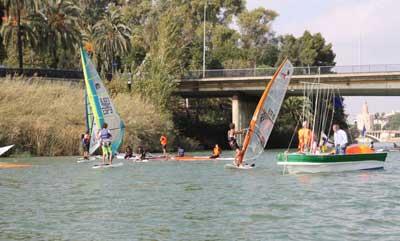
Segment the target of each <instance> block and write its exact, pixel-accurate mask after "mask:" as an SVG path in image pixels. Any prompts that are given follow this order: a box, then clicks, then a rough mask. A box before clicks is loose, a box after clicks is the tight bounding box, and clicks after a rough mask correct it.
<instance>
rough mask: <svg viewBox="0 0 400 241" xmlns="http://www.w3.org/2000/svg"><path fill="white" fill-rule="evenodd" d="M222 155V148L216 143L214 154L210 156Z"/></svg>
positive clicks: (212, 157)
mask: <svg viewBox="0 0 400 241" xmlns="http://www.w3.org/2000/svg"><path fill="white" fill-rule="evenodd" d="M220 155H221V148H220V147H219V145H218V144H215V146H214V149H213V153H212V156H210V158H211V159H215V158H218V157H219V156H220Z"/></svg>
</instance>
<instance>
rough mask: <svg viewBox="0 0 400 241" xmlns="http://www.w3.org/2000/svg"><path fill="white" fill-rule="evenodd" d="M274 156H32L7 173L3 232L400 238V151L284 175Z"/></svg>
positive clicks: (51, 236)
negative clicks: (121, 161) (231, 163)
mask: <svg viewBox="0 0 400 241" xmlns="http://www.w3.org/2000/svg"><path fill="white" fill-rule="evenodd" d="M275 156H276V152H266V153H265V154H264V158H263V159H264V161H263V162H258V163H257V168H255V169H253V170H251V171H247V172H243V171H236V170H226V169H224V168H223V166H224V164H225V163H226V162H212V163H211V162H194V163H180V162H151V163H141V164H140V165H136V164H131V163H126V165H124V168H115V169H107V170H102V171H96V170H93V169H92V168H91V165H88V164H84V165H81V164H77V163H76V159H75V158H56V159H54V158H34V159H23V160H21V161H22V162H24V163H31V164H33V166H32V168H29V169H19V170H2V171H1V174H2V175H1V176H0V203H1V205H0V212H1V215H0V229H1V232H0V240H400V228H399V223H400V192H399V190H398V183H400V161H398V160H400V153H390V155H389V158H388V160H389V161H388V163H387V165H386V170H383V171H374V172H364V171H363V172H348V173H336V174H316V175H305V174H302V175H281V170H280V169H279V168H278V167H277V166H276V164H275V163H274V162H273V160H274V157H275ZM17 162H18V160H17Z"/></svg>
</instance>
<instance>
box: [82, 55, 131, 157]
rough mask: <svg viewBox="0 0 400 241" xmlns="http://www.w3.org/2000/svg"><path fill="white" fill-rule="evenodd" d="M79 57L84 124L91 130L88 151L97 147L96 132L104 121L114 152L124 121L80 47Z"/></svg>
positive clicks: (123, 131) (98, 144) (122, 133)
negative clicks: (84, 106)
mask: <svg viewBox="0 0 400 241" xmlns="http://www.w3.org/2000/svg"><path fill="white" fill-rule="evenodd" d="M81 59H82V69H83V74H84V77H85V89H86V96H85V102H86V125H87V128H88V130H89V131H90V132H91V140H90V148H89V153H90V154H93V153H94V152H95V151H96V150H97V148H99V146H100V143H99V140H98V138H97V134H98V131H99V128H101V127H102V126H103V124H104V123H107V124H108V129H109V130H110V131H111V135H112V141H111V143H112V144H111V148H112V152H113V153H116V152H117V151H118V149H119V148H120V147H121V145H122V140H123V138H124V134H125V125H124V122H123V121H122V120H121V117H120V116H119V114H118V112H117V110H116V108H115V106H114V104H113V103H112V101H111V98H110V96H109V94H108V93H107V89H106V88H105V86H104V84H103V81H102V80H101V78H100V76H99V74H98V73H97V70H96V68H95V66H94V64H93V62H92V61H91V60H90V58H89V56H88V54H87V52H86V51H85V50H84V49H82V48H81Z"/></svg>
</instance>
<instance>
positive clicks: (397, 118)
mask: <svg viewBox="0 0 400 241" xmlns="http://www.w3.org/2000/svg"><path fill="white" fill-rule="evenodd" d="M383 129H384V130H400V114H394V115H392V116H390V117H389V119H388V123H387V124H386V125H385V126H384V127H383Z"/></svg>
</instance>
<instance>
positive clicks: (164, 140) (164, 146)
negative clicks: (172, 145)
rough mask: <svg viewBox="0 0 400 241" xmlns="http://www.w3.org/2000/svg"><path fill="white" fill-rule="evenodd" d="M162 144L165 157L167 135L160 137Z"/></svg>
mask: <svg viewBox="0 0 400 241" xmlns="http://www.w3.org/2000/svg"><path fill="white" fill-rule="evenodd" d="M160 143H161V148H162V150H163V154H164V156H167V144H168V141H167V136H166V135H165V134H162V135H161V137H160Z"/></svg>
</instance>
